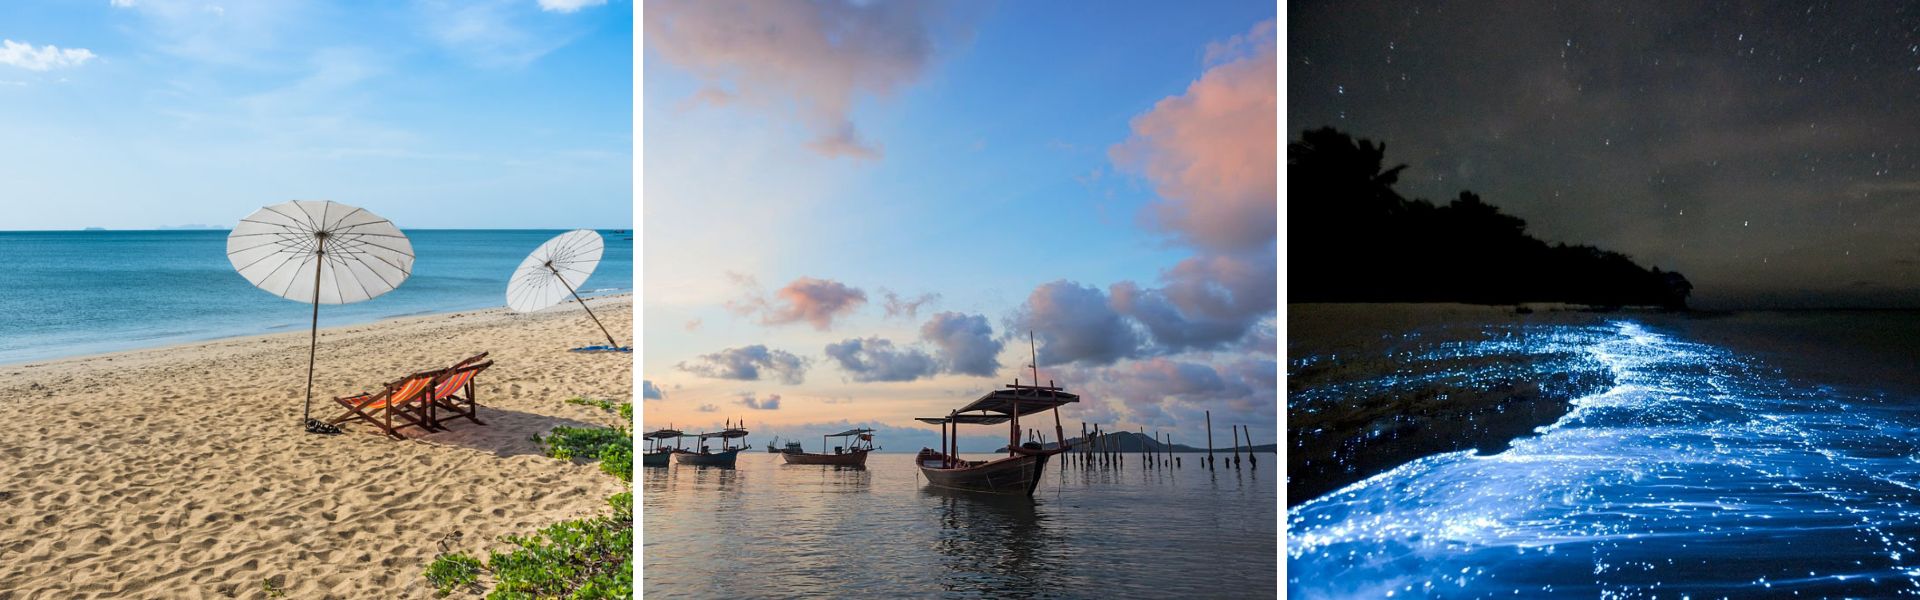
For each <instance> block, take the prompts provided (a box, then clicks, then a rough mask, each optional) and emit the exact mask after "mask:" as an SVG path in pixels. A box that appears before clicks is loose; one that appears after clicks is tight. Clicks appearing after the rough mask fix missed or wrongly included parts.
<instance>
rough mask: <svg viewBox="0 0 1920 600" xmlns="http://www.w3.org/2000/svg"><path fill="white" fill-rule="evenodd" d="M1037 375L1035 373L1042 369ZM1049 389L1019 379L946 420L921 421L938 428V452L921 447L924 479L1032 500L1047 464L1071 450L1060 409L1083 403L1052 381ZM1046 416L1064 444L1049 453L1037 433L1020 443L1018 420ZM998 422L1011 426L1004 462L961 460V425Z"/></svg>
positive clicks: (919, 460) (939, 484) (954, 487)
mask: <svg viewBox="0 0 1920 600" xmlns="http://www.w3.org/2000/svg"><path fill="white" fill-rule="evenodd" d="M1035 372H1036V374H1037V373H1038V369H1036V370H1035ZM1048 384H1049V385H1044V386H1040V385H1020V381H1019V380H1017V379H1016V380H1014V382H1013V385H1009V386H1007V387H1005V388H1003V389H998V390H994V391H992V392H988V393H987V395H985V396H981V397H980V399H978V400H974V401H973V403H971V404H968V405H966V406H965V407H962V408H960V409H959V410H956V411H953V412H951V413H948V414H947V416H944V417H922V418H920V419H918V420H919V421H920V422H922V423H929V424H933V425H939V426H940V446H941V448H940V450H934V449H932V448H922V449H921V450H920V454H919V455H918V456H917V457H915V459H914V463H915V465H916V466H918V467H920V474H922V475H925V476H926V477H927V484H928V485H932V486H935V487H941V488H946V489H951V490H961V491H968V492H984V493H989V494H1023V495H1029V496H1030V495H1033V489H1034V487H1036V486H1038V485H1039V484H1040V474H1041V472H1043V471H1044V470H1045V469H1046V466H1047V459H1048V458H1050V457H1052V456H1053V455H1055V454H1059V453H1061V452H1066V451H1067V450H1068V449H1070V448H1072V446H1071V445H1070V444H1067V443H1065V442H1066V436H1065V435H1063V431H1062V430H1061V427H1060V406H1061V405H1063V404H1067V403H1071V402H1079V401H1080V396H1078V395H1075V394H1071V393H1068V392H1067V391H1066V390H1065V389H1064V388H1061V387H1057V386H1054V385H1051V384H1052V382H1048ZM1046 411H1052V412H1053V432H1054V433H1053V435H1054V439H1056V440H1060V441H1061V443H1060V445H1059V446H1058V447H1055V448H1052V449H1047V448H1046V445H1045V443H1044V440H1043V439H1042V437H1041V436H1040V435H1039V432H1038V431H1032V432H1029V433H1030V435H1029V436H1028V440H1027V441H1026V442H1025V443H1021V441H1020V417H1022V416H1025V415H1030V414H1034V413H1039V412H1046ZM1000 423H1008V426H1007V439H1008V443H1007V454H1008V455H1007V457H1006V458H999V459H994V460H964V459H961V458H960V457H959V454H960V452H959V437H960V436H959V426H960V425H962V424H966V425H998V424H1000ZM950 430H951V431H952V433H951V434H949V431H950Z"/></svg>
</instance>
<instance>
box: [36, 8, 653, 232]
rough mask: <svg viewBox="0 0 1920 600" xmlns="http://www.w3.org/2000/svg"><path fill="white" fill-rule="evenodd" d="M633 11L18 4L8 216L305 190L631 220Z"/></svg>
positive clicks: (149, 211) (344, 197)
mask: <svg viewBox="0 0 1920 600" xmlns="http://www.w3.org/2000/svg"><path fill="white" fill-rule="evenodd" d="M632 23H633V15H632V5H631V4H629V3H626V2H621V1H618V0H615V1H613V2H593V1H592V0H584V1H583V0H511V1H509V0H493V1H489V0H476V1H473V2H451V1H449V2H433V1H417V2H317V1H315V2H308V1H301V0H279V1H274V0H267V1H248V2H230V3H229V2H221V1H220V0H196V1H175V0H98V1H87V2H51V1H24V2H7V3H0V132H3V133H4V137H5V138H6V139H8V140H11V141H12V143H9V144H5V145H0V205H4V206H5V207H6V209H7V210H6V211H5V216H4V217H0V229H9V230H17V229H74V228H80V227H88V226H100V227H107V228H125V229H138V228H153V227H167V226H178V225H185V224H209V225H219V226H226V225H229V224H230V222H231V221H234V220H237V219H239V218H240V217H243V216H245V215H246V214H247V213H249V212H251V211H252V210H253V209H255V208H258V207H259V206H262V205H266V204H272V203H276V202H282V201H285V200H290V199H329V200H336V201H340V202H345V203H348V204H355V205H359V206H363V207H366V208H369V209H371V210H374V211H375V212H377V213H379V214H381V215H383V216H386V217H388V218H389V219H392V220H394V221H395V222H396V223H399V224H401V225H402V226H403V227H419V228H467V227H473V228H487V227H539V228H571V227H603V228H626V227H630V226H631V223H632V215H633V203H632V191H631V190H632V172H631V171H632V168H631V165H632V146H633V136H632V105H633V96H632V81H633V79H632V77H633V75H632V66H633V65H632V43H633V31H632ZM49 46H51V48H49Z"/></svg>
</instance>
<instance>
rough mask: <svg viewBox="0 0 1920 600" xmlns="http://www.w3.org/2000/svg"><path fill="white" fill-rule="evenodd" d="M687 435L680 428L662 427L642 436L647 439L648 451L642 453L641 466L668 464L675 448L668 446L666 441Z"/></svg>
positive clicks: (662, 465)
mask: <svg viewBox="0 0 1920 600" xmlns="http://www.w3.org/2000/svg"><path fill="white" fill-rule="evenodd" d="M685 436H686V434H684V433H681V432H680V430H678V429H662V430H659V431H653V432H648V433H647V434H646V435H643V436H640V437H641V438H642V439H645V440H646V441H647V450H646V453H644V454H641V455H640V466H643V467H664V466H667V463H668V462H669V459H671V458H672V457H673V451H674V449H673V448H669V447H667V445H666V441H667V440H669V439H678V438H681V437H685Z"/></svg>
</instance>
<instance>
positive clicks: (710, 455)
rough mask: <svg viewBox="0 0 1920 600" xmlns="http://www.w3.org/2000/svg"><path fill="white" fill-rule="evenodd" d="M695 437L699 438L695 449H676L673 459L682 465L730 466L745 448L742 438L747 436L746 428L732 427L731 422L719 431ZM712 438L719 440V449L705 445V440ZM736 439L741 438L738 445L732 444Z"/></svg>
mask: <svg viewBox="0 0 1920 600" xmlns="http://www.w3.org/2000/svg"><path fill="white" fill-rule="evenodd" d="M695 437H698V438H700V442H699V444H698V445H696V446H695V448H696V449H695V450H684V449H682V450H678V451H676V452H675V453H674V456H675V458H674V460H676V461H679V463H680V464H683V465H691V466H697V467H728V468H732V467H733V465H734V463H735V461H736V460H737V459H739V458H740V451H741V450H745V449H747V445H746V443H745V440H744V438H746V437H747V430H746V429H744V428H740V427H732V426H731V423H729V426H728V427H727V428H725V429H722V430H720V431H715V432H710V433H702V434H700V435H698V436H695ZM712 438H718V439H719V440H720V449H719V450H717V451H716V450H714V449H712V448H710V447H708V446H707V440H708V439H712ZM736 439H738V440H742V442H741V444H740V445H738V446H735V445H733V440H736Z"/></svg>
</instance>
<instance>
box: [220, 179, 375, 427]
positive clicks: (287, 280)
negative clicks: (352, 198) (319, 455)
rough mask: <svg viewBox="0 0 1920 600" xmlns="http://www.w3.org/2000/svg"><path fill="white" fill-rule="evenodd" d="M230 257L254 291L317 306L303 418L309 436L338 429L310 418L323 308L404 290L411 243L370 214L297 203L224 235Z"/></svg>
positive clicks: (265, 211) (264, 212) (258, 214)
mask: <svg viewBox="0 0 1920 600" xmlns="http://www.w3.org/2000/svg"><path fill="white" fill-rule="evenodd" d="M227 260H229V261H232V262H233V268H234V270H236V271H239V272H240V276H241V277H245V278H247V281H248V282H250V283H252V284H253V285H254V286H255V287H258V288H260V289H263V290H266V291H267V292H268V293H271V294H273V295H275V296H279V297H281V298H286V299H288V300H295V301H299V302H307V303H311V304H313V323H312V332H311V333H310V337H311V339H312V341H311V342H310V347H309V348H308V349H307V404H306V407H305V408H303V409H302V410H301V420H302V423H304V424H305V426H306V428H307V431H309V432H312V433H336V432H338V431H339V429H336V428H334V427H333V426H331V425H327V424H325V423H321V422H320V421H317V420H315V419H313V414H312V413H313V363H314V358H315V356H316V355H317V353H318V352H319V343H320V305H322V304H347V303H352V302H360V301H362V300H368V299H371V298H373V297H375V296H379V295H381V294H385V293H387V292H391V291H393V289H394V288H397V287H400V283H401V282H404V281H406V280H407V276H408V275H412V274H413V244H412V243H410V242H408V241H407V236H406V234H403V233H401V232H400V230H399V229H398V228H396V227H394V226H393V223H392V222H390V221H388V220H386V219H382V218H380V217H379V216H378V215H375V214H373V213H370V212H367V211H366V210H365V209H362V208H356V207H352V206H347V205H345V204H340V203H338V202H332V201H328V200H295V201H292V202H283V203H280V204H275V205H273V206H268V207H265V208H262V209H260V210H258V211H255V212H254V213H253V214H251V215H247V218H245V219H241V220H240V223H239V224H238V225H235V226H234V227H233V233H231V234H228V235H227Z"/></svg>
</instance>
